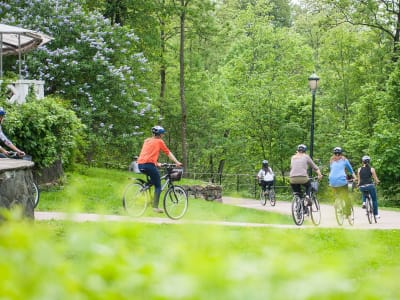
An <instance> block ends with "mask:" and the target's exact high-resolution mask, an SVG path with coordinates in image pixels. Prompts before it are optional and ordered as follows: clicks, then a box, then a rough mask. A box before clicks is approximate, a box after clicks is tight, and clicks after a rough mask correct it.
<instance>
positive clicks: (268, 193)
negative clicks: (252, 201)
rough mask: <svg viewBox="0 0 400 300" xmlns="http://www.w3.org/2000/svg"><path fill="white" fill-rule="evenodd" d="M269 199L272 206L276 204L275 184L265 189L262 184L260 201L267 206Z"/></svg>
mask: <svg viewBox="0 0 400 300" xmlns="http://www.w3.org/2000/svg"><path fill="white" fill-rule="evenodd" d="M267 200H269V203H270V204H271V206H275V204H276V199H275V187H274V185H271V186H270V187H269V189H268V187H265V190H264V189H263V187H262V186H261V190H260V201H261V205H262V206H265V205H266V204H267Z"/></svg>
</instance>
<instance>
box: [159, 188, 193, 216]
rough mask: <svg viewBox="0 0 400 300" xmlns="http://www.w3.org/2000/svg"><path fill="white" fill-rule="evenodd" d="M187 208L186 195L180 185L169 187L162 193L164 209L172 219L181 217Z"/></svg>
mask: <svg viewBox="0 0 400 300" xmlns="http://www.w3.org/2000/svg"><path fill="white" fill-rule="evenodd" d="M187 209H188V197H187V194H186V192H185V190H184V189H183V188H182V187H180V186H173V187H170V188H169V189H168V190H167V191H166V193H165V195H164V211H165V213H166V215H167V216H168V217H169V218H171V219H174V220H177V219H180V218H182V217H183V216H184V215H185V213H186V211H187Z"/></svg>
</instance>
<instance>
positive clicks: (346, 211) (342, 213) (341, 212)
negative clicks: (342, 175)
mask: <svg viewBox="0 0 400 300" xmlns="http://www.w3.org/2000/svg"><path fill="white" fill-rule="evenodd" d="M347 186H348V189H349V191H352V190H353V189H354V182H353V180H348V184H347ZM348 205H350V207H348V208H347V207H346V202H345V201H344V200H343V199H339V198H336V199H335V204H334V207H335V217H336V222H337V223H338V225H339V226H342V225H343V223H344V219H347V221H348V222H349V224H350V225H354V207H353V203H352V201H351V199H349V201H348Z"/></svg>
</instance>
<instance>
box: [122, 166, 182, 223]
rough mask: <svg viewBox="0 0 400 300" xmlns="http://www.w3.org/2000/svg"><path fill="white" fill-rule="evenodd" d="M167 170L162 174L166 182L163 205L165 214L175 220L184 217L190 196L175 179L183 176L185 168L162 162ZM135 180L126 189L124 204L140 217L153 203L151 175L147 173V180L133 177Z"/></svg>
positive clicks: (128, 211)
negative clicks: (175, 182) (176, 183)
mask: <svg viewBox="0 0 400 300" xmlns="http://www.w3.org/2000/svg"><path fill="white" fill-rule="evenodd" d="M161 167H162V168H163V169H164V170H165V175H163V176H161V180H164V181H165V182H164V184H162V186H161V191H164V190H165V189H166V191H165V194H164V198H163V207H164V211H165V214H166V215H167V216H168V217H169V218H170V219H173V220H178V219H180V218H182V217H183V216H184V215H185V213H186V211H187V209H188V196H187V193H186V191H185V190H184V189H183V188H182V187H181V186H179V185H175V184H174V181H179V180H180V179H181V177H182V173H183V169H179V168H176V165H175V164H166V163H164V164H161ZM133 179H134V182H133V183H130V184H129V185H128V186H127V187H126V188H125V191H124V195H123V198H122V205H123V207H124V209H125V211H126V212H127V213H128V215H130V216H133V217H140V216H142V215H143V214H144V212H145V210H146V208H147V206H148V205H149V203H151V201H152V199H151V196H152V193H151V187H152V186H153V184H152V183H151V180H150V177H149V176H148V175H146V180H143V179H141V178H133Z"/></svg>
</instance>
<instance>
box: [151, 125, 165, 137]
mask: <svg viewBox="0 0 400 300" xmlns="http://www.w3.org/2000/svg"><path fill="white" fill-rule="evenodd" d="M151 132H152V133H153V134H154V135H160V134H164V133H165V129H164V128H162V127H161V126H154V127H153V128H151Z"/></svg>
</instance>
